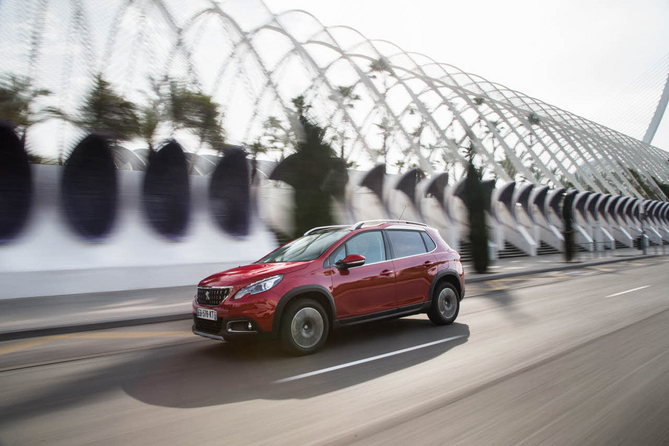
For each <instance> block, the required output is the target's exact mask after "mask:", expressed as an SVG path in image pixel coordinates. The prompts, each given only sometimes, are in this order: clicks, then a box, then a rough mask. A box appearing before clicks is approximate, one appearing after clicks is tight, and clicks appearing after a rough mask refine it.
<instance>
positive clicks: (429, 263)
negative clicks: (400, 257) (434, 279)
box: [423, 260, 432, 268]
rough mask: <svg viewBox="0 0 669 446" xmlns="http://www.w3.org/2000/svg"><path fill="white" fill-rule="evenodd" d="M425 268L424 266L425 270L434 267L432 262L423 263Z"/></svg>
mask: <svg viewBox="0 0 669 446" xmlns="http://www.w3.org/2000/svg"><path fill="white" fill-rule="evenodd" d="M423 266H424V267H425V268H429V267H431V266H432V262H430V261H429V260H428V261H427V262H425V263H423Z"/></svg>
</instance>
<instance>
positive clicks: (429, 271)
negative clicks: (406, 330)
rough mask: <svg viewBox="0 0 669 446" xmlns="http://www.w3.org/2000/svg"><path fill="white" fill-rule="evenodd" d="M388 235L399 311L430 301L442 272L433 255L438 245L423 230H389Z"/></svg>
mask: <svg viewBox="0 0 669 446" xmlns="http://www.w3.org/2000/svg"><path fill="white" fill-rule="evenodd" d="M386 235H387V238H388V241H389V242H390V248H391V253H392V256H393V267H394V269H395V293H396V296H397V298H396V302H397V304H396V305H397V307H405V306H409V305H413V304H417V303H420V302H425V301H427V300H428V299H429V294H430V285H431V284H432V280H433V279H434V277H435V276H436V274H437V270H438V266H437V265H436V263H435V261H434V254H433V253H432V251H434V249H435V248H436V244H435V243H434V241H433V240H432V239H431V238H430V237H429V235H428V234H427V233H426V232H425V231H421V230H414V229H388V230H386ZM428 248H430V249H428Z"/></svg>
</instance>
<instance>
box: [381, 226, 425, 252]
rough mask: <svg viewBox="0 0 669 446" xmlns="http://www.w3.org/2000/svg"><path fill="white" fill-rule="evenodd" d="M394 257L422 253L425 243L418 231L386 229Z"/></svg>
mask: <svg viewBox="0 0 669 446" xmlns="http://www.w3.org/2000/svg"><path fill="white" fill-rule="evenodd" d="M388 236H389V237H390V243H391V244H392V246H393V254H394V255H395V258H399V257H408V256H413V255H416V254H424V253H425V252H426V250H425V243H423V238H422V237H421V235H420V232H418V231H388Z"/></svg>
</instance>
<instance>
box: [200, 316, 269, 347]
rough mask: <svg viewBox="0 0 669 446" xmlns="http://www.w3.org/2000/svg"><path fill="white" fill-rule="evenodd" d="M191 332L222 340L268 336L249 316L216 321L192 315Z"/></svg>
mask: <svg viewBox="0 0 669 446" xmlns="http://www.w3.org/2000/svg"><path fill="white" fill-rule="evenodd" d="M193 333H194V334H196V335H198V336H202V337H205V338H209V339H216V340H218V341H223V340H225V339H233V338H253V337H263V338H264V337H268V336H269V335H270V333H267V332H264V331H262V329H261V328H260V327H259V326H258V324H257V323H256V322H255V321H254V320H253V319H251V318H248V317H241V318H220V319H218V320H216V321H210V320H206V319H200V318H198V317H197V316H196V315H193Z"/></svg>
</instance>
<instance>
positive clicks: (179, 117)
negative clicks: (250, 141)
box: [169, 81, 225, 152]
mask: <svg viewBox="0 0 669 446" xmlns="http://www.w3.org/2000/svg"><path fill="white" fill-rule="evenodd" d="M219 108H220V107H219V105H218V104H217V103H216V102H214V100H213V99H212V97H211V96H209V95H206V94H204V93H202V92H199V91H195V90H191V89H189V88H188V87H187V86H185V85H183V84H181V83H179V82H177V81H172V82H171V83H170V101H169V114H170V119H171V120H172V123H173V125H174V126H175V128H186V129H190V130H193V131H195V133H196V134H197V136H198V137H199V138H200V144H202V143H207V144H208V145H209V146H210V147H211V148H212V149H214V150H216V151H219V152H222V151H223V149H224V147H225V134H224V132H223V129H222V127H221V121H222V119H223V114H222V113H221V111H220V109H219Z"/></svg>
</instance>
